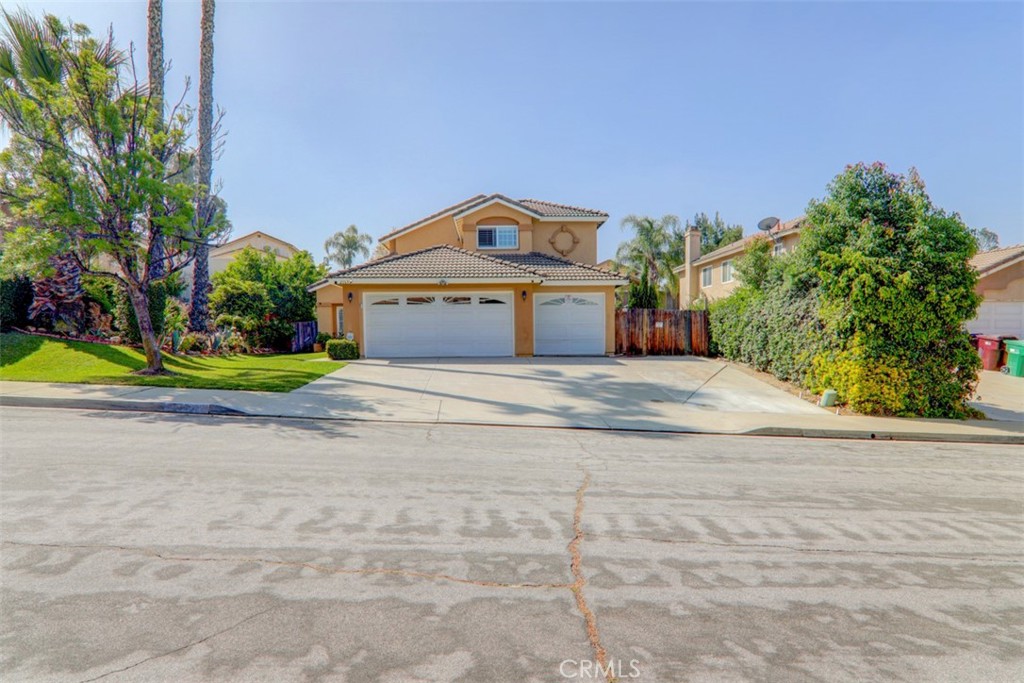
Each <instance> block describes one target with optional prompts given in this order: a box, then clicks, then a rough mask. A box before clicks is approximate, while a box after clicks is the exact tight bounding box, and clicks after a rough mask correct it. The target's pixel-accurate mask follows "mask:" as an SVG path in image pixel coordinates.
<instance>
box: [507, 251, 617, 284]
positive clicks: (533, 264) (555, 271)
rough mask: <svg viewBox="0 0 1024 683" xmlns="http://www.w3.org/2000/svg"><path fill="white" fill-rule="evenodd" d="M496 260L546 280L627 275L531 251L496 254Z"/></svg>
mask: <svg viewBox="0 0 1024 683" xmlns="http://www.w3.org/2000/svg"><path fill="white" fill-rule="evenodd" d="M494 257H495V258H499V259H501V260H503V261H508V262H510V263H514V264H516V265H519V266H523V267H526V268H530V269H531V270H533V271H535V272H536V273H538V274H540V275H541V276H543V277H544V279H545V280H624V279H626V276H625V275H622V274H621V273H616V272H613V271H610V270H605V269H604V268H598V267H597V266H591V265H588V264H586V263H577V262H576V261H570V260H569V259H564V258H559V257H557V256H550V255H548V254H541V253H539V252H536V251H531V252H529V253H527V254H495V255H494Z"/></svg>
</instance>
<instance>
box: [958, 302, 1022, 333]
mask: <svg viewBox="0 0 1024 683" xmlns="http://www.w3.org/2000/svg"><path fill="white" fill-rule="evenodd" d="M967 329H968V330H970V331H971V332H976V333H978V334H1008V335H1013V336H1014V337H1018V338H1020V339H1024V301H984V302H982V304H981V306H980V307H979V308H978V317H977V318H975V319H974V320H972V321H971V322H969V323H967Z"/></svg>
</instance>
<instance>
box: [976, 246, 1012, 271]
mask: <svg viewBox="0 0 1024 683" xmlns="http://www.w3.org/2000/svg"><path fill="white" fill-rule="evenodd" d="M1020 256H1024V244H1015V245H1013V246H1012V247H1001V248H999V249H989V250H988V251H982V252H979V253H977V254H975V255H974V258H972V259H971V265H972V266H974V269H975V270H977V271H978V272H979V273H981V274H983V275H984V274H985V273H986V272H988V271H990V270H992V269H994V268H998V267H999V266H1001V265H1003V264H1004V263H1006V262H1007V261H1012V260H1014V259H1016V258H1019V257H1020Z"/></svg>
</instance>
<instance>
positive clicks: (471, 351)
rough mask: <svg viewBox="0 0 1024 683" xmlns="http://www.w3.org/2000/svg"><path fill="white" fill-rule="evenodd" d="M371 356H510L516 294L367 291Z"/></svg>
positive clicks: (365, 301)
mask: <svg viewBox="0 0 1024 683" xmlns="http://www.w3.org/2000/svg"><path fill="white" fill-rule="evenodd" d="M363 320H364V328H363V329H364V331H365V334H364V336H365V340H366V350H365V354H366V357H367V358H423V357H431V356H454V357H458V356H512V355H514V353H513V347H512V343H513V340H512V293H511V292H500V293H496V292H490V293H487V294H481V293H475V292H444V293H440V292H431V293H424V294H417V293H414V292H411V293H408V294H391V293H388V294H366V295H364V297H363Z"/></svg>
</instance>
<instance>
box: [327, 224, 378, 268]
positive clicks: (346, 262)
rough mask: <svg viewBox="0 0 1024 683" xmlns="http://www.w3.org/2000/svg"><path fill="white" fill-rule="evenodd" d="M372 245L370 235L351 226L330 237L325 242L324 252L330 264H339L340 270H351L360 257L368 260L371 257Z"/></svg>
mask: <svg viewBox="0 0 1024 683" xmlns="http://www.w3.org/2000/svg"><path fill="white" fill-rule="evenodd" d="M372 243H373V239H372V238H371V237H370V236H369V235H364V234H362V233H360V232H359V228H357V227H356V226H354V225H350V226H348V227H347V228H345V229H344V230H339V231H338V232H336V233H334V234H333V235H331V236H330V237H328V238H327V241H326V242H324V251H325V252H327V261H328V262H329V263H334V264H337V265H338V267H339V268H351V267H352V264H353V263H355V262H356V259H357V258H358V257H360V256H362V257H363V258H366V257H368V256H369V255H370V245H371V244H372Z"/></svg>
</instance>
